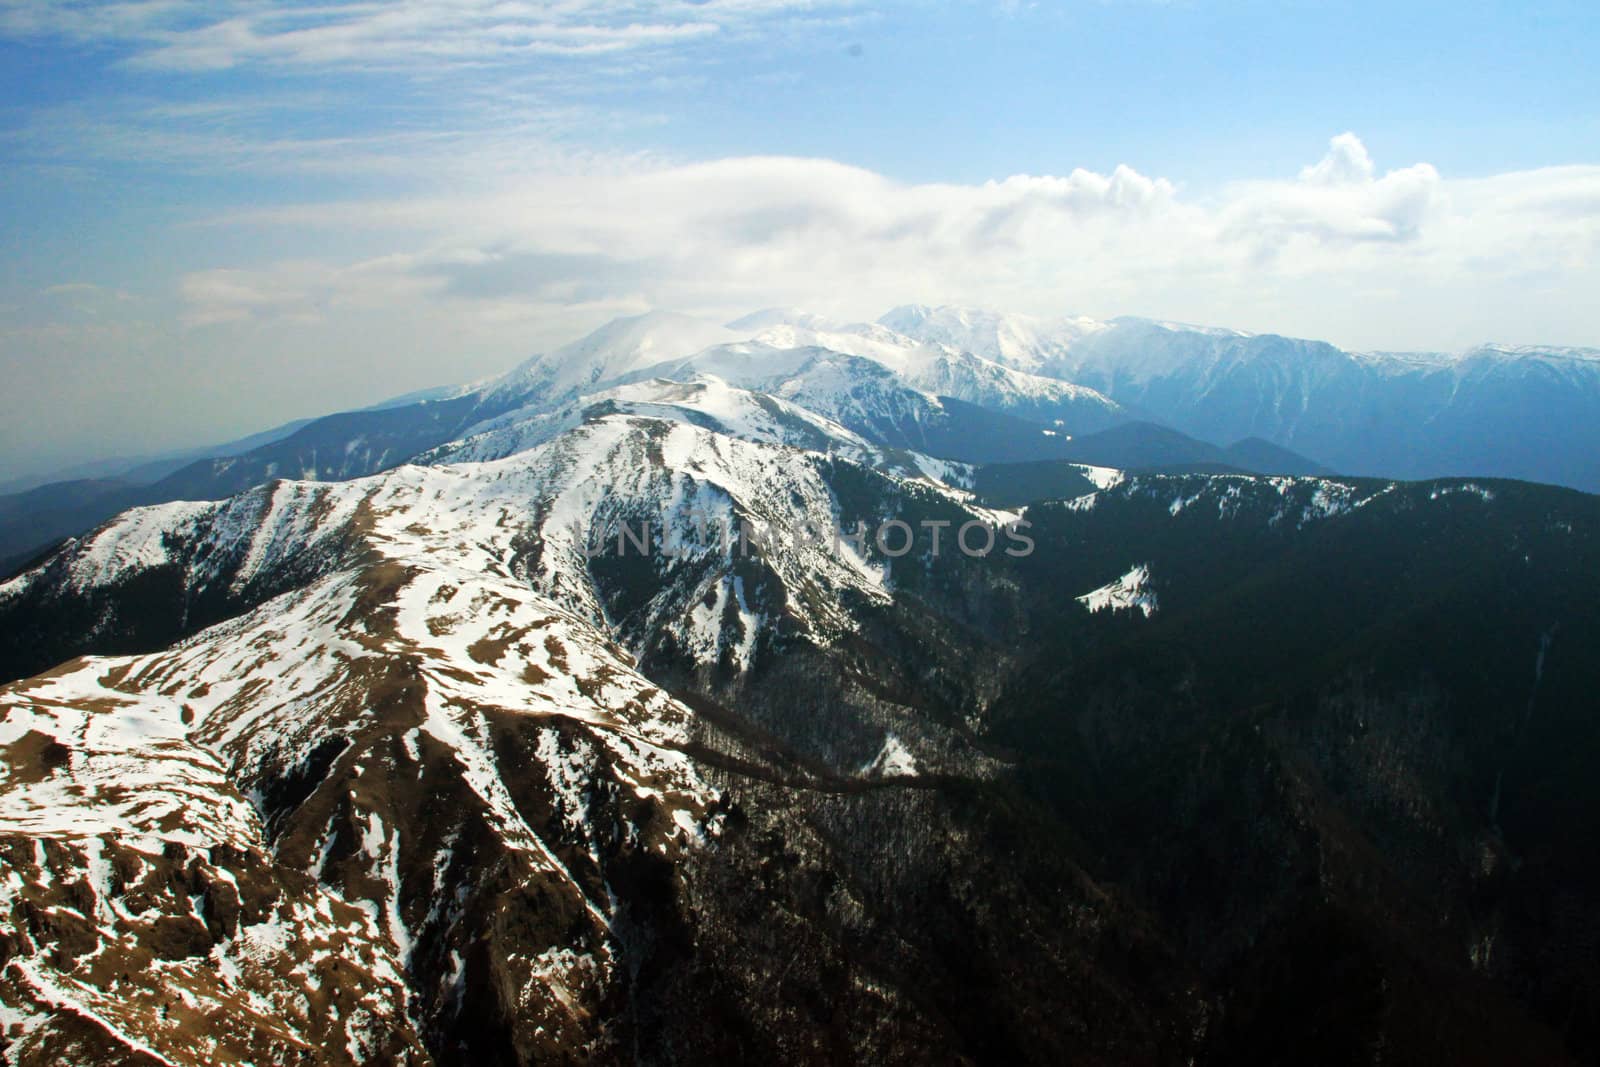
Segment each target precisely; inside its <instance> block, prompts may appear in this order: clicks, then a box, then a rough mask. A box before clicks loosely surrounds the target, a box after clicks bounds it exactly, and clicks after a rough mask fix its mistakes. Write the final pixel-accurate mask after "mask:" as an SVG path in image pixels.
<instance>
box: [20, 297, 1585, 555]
mask: <svg viewBox="0 0 1600 1067" xmlns="http://www.w3.org/2000/svg"><path fill="white" fill-rule="evenodd" d="M702 374H703V375H711V376H716V377H720V378H722V379H723V380H725V381H728V382H730V383H733V384H737V385H741V386H743V387H746V388H750V389H753V390H755V391H758V392H765V393H772V394H773V395H779V396H787V397H789V398H791V399H793V400H795V401H796V402H797V403H799V404H800V406H802V407H806V408H808V409H810V410H815V411H818V412H821V413H824V414H826V415H828V417H830V418H833V419H835V420H836V421H838V422H839V423H840V424H841V425H844V426H847V427H849V428H850V429H852V430H854V431H855V432H857V433H858V434H861V435H862V436H863V437H865V438H866V439H868V440H870V441H871V442H873V443H874V444H877V445H883V446H893V447H901V448H908V449H913V450H916V451H919V452H921V453H924V454H927V455H931V456H935V457H938V458H944V459H950V460H955V461H959V462H968V463H980V464H981V463H994V462H1029V461H1042V460H1049V459H1078V460H1081V461H1084V462H1090V463H1095V464H1101V465H1108V466H1120V467H1138V468H1149V467H1153V466H1192V465H1195V464H1206V465H1211V466H1213V467H1216V466H1224V467H1233V468H1238V469H1242V470H1249V471H1256V472H1260V473H1280V472H1282V473H1310V472H1315V471H1323V470H1335V471H1339V472H1341V473H1347V474H1365V475H1375V476H1381V477H1391V478H1425V477H1433V476H1440V475H1469V476H1470V475H1477V476H1485V477H1512V478H1522V479H1528V480H1534V481H1544V482H1550V483H1553V484H1559V485H1569V486H1573V487H1576V488H1580V489H1585V490H1588V491H1600V351H1597V350H1587V349H1570V348H1566V349H1563V348H1548V349H1532V348H1514V349H1513V348H1502V347H1494V346H1487V347H1484V348H1480V349H1475V350H1473V351H1471V352H1468V353H1465V354H1463V355H1460V356H1445V355H1438V354H1360V353H1349V352H1344V351H1342V350H1340V349H1337V348H1335V347H1333V346H1331V345H1327V344H1323V343H1320V342H1312V341H1298V340H1292V339H1288V338H1282V337H1277V336H1274V335H1251V334H1244V333H1240V332H1238V331H1232V330H1222V329H1210V328H1200V327H1189V326H1180V325H1175V324H1170V323H1158V322H1151V321H1146V320H1137V319H1118V320H1114V321H1111V322H1097V321H1094V320H1089V319H1081V318H1077V319H1074V318H1062V319H1056V320H1044V319H1033V318H1028V317H1026V316H1015V315H1002V314H997V313H994V312H987V311H980V310H975V309H967V308H952V307H941V308H928V307H921V306H907V307H902V308H897V309H895V310H894V311H891V312H889V313H888V314H886V315H885V316H884V317H883V318H882V319H881V320H880V321H879V322H877V323H866V324H859V323H858V324H840V323H831V322H828V321H827V320H825V319H822V318H820V317H818V316H815V315H809V314H806V313H803V312H791V311H780V310H770V311H766V312H758V313H756V314H754V315H751V316H747V317H745V318H743V319H740V320H737V321H735V322H733V323H730V324H728V325H727V326H718V325H715V324H711V323H706V322H702V321H699V320H696V319H692V318H689V317H687V316H681V315H672V314H668V313H653V314H649V315H644V316H638V317H635V318H630V319H622V320H618V321H616V322H613V323H611V324H609V325H607V326H605V327H602V328H601V329H600V330H597V331H596V332H595V333H593V334H591V335H589V336H588V337H585V338H583V339H581V340H579V341H577V342H574V343H573V344H571V345H568V346H566V347H564V348H561V349H558V350H555V351H553V352H551V353H548V354H546V355H542V356H538V357H535V358H533V359H530V360H529V361H528V362H527V363H525V364H523V365H522V366H521V367H518V368H516V369H514V370H513V371H511V372H509V373H508V374H506V375H503V376H501V377H499V378H496V379H493V380H490V381H488V382H484V383H479V384H477V385H473V386H463V387H460V388H456V389H443V390H432V391H430V392H428V393H425V394H419V395H416V396H412V397H406V398H399V399H397V400H396V401H393V402H390V403H388V404H384V405H380V406H378V407H376V408H372V409H367V410H364V411H358V412H347V413H342V414H336V415H329V416H324V417H322V418H317V419H311V420H307V421H305V422H303V423H296V424H291V425H289V426H286V427H283V428H282V429H281V430H279V431H274V432H271V433H268V434H263V435H259V436H258V437H257V438H255V439H245V440H243V441H240V442H236V443H235V444H234V445H231V446H223V447H220V448H218V449H215V450H211V453H210V454H207V455H202V456H199V457H198V458H196V457H192V456H188V457H186V456H176V457H167V458H165V459H162V460H158V461H153V462H150V463H145V464H140V465H128V464H124V465H118V464H115V463H111V464H109V465H105V466H103V467H102V468H100V469H98V470H97V471H96V472H95V473H98V474H100V475H102V476H99V477H94V478H87V479H78V480H73V481H67V482H57V483H51V484H47V485H41V486H35V487H32V488H29V489H28V490H27V491H26V492H22V493H15V494H11V495H9V496H0V573H4V572H6V571H10V570H14V569H15V568H16V567H18V566H20V565H21V564H22V563H23V562H25V561H26V560H27V559H30V558H32V557H33V556H35V555H37V554H38V553H39V552H40V551H42V550H44V549H45V548H46V547H48V546H49V545H51V544H53V543H55V542H57V541H59V540H60V539H61V538H64V537H69V536H72V535H75V534H79V533H82V532H84V531H86V530H88V529H90V528H92V527H93V526H94V525H96V524H97V523H99V522H102V521H104V520H105V519H106V518H109V517H110V516H112V515H114V514H116V513H118V512H119V511H121V510H123V509H125V508H128V507H134V506H140V505H147V504H154V503H161V502H165V501H168V500H182V499H189V500H213V499H220V498H223V497H226V496H229V495H232V494H233V493H237V492H239V491H241V490H243V489H246V488H249V487H251V486H254V485H258V484H262V483H264V482H266V481H268V480H270V479H273V478H280V477H290V478H310V479H317V480H338V479H345V478H354V477H361V476H364V475H368V474H372V473H376V472H379V471H383V470H388V469H391V468H393V467H395V466H397V465H399V464H401V463H407V462H413V461H416V460H418V459H419V458H420V457H422V456H424V455H425V454H430V453H432V452H433V451H434V450H438V449H440V448H441V447H442V446H445V445H447V444H450V443H451V442H458V441H463V440H466V439H470V438H475V437H479V436H480V435H482V434H484V433H487V432H489V431H490V430H491V428H492V427H493V426H504V425H506V424H507V422H508V420H509V421H510V422H517V421H519V420H521V419H523V418H524V417H525V416H531V415H533V414H541V415H548V414H549V413H550V412H553V411H554V410H556V409H557V408H560V407H562V406H567V407H570V406H571V405H573V404H574V403H577V402H578V401H579V400H580V399H581V398H582V397H584V396H587V395H591V394H596V393H600V392H604V391H605V389H606V388H615V387H621V386H624V385H627V384H628V383H637V382H639V381H641V380H643V379H645V378H649V377H665V378H671V379H675V380H682V379H685V378H688V377H692V376H694V375H702ZM1135 423H1146V424H1150V425H1149V426H1148V427H1146V428H1136V429H1126V430H1123V431H1122V435H1121V436H1118V435H1111V436H1101V437H1097V438H1096V439H1095V440H1094V441H1093V442H1079V443H1077V444H1069V442H1068V441H1067V438H1081V437H1082V436H1083V435H1092V434H1101V433H1102V432H1103V431H1107V430H1109V429H1111V428H1112V427H1115V426H1127V425H1129V424H1135ZM1161 428H1164V429H1165V430H1166V431H1167V433H1166V434H1165V435H1163V434H1162V433H1161ZM1173 431H1176V433H1177V434H1181V435H1184V437H1185V438H1187V439H1192V440H1185V439H1180V438H1179V437H1176V436H1173V433H1172V432H1173ZM477 448H478V451H477V452H475V453H473V454H484V449H485V448H489V450H491V451H492V447H491V446H487V445H485V443H484V442H483V441H480V442H479V445H478V446H477ZM439 454H443V453H439Z"/></svg>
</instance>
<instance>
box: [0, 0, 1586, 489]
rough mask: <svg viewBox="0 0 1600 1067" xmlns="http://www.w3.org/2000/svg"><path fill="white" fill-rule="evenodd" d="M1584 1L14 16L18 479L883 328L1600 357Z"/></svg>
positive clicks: (12, 202)
mask: <svg viewBox="0 0 1600 1067" xmlns="http://www.w3.org/2000/svg"><path fill="white" fill-rule="evenodd" d="M1597 46H1600V6H1597V5H1594V4H1592V3H1578V2H1534V3H1520V4H1511V3H1474V2H1456V3H1450V4H1444V3H1437V4H1436V3H1418V4H1405V5H1395V4H1377V3H1355V2H1349V3H1323V2H1312V0H1304V2H1288V3H1267V2H1264V0H1250V2H1210V0H1189V2H1168V3H1158V2H1137V0H1133V2H1124V0H1096V2H1083V3H1078V2H1066V3H1056V4H1045V3H1038V4H1025V3H997V2H976V0H973V2H965V3H948V4H924V3H912V2H902V3H894V4H888V5H866V4H856V3H848V2H828V0H704V2H699V3H695V2H689V0H677V2H666V3H650V2H643V0H633V2H628V3H621V4H619V3H598V2H595V0H556V2H552V3H535V2H525V0H435V2H431V3H419V2H414V0H401V2H399V3H390V4H379V3H367V2H359V3H348V2H345V0H331V2H318V3H316V4H300V3H278V4H264V3H257V2H255V0H213V2H210V3H204V4H202V3H198V2H193V0H119V2H117V3H110V4H106V3H96V2H80V3H40V2H30V3H15V2H9V0H0V101H4V103H3V104H0V153H3V156H4V160H5V165H4V170H3V174H0V373H3V374H4V378H5V383H6V388H5V390H4V391H3V397H0V478H3V477H6V476H10V475H15V474H20V473H25V472H27V471H30V470H38V469H43V468H46V467H49V466H51V465H59V464H63V463H67V462H75V461H77V460H80V459H86V458H90V457H93V456H95V455H98V454H102V453H105V452H108V451H135V452H143V451H153V450H159V449H162V448H169V447H177V446H182V445H186V444H192V443H200V442H203V441H207V440H211V439H221V438H226V437H229V436H235V435H237V434H238V433H243V432H248V431H252V430H256V429H260V428H262V427H264V426H265V425H268V424H271V423H274V422H278V421H283V420H285V419H288V418H291V417H295V416H298V415H303V414H310V413H315V412H319V411H324V410H328V409H330V408H336V407H341V406H350V405H356V404H361V403H368V402H373V401H377V400H379V399H382V398H383V397H384V396H387V395H390V394H393V393H398V392H403V391H406V390H409V389H413V388H418V387H422V386H426V385H430V384H436V383H440V382H448V381H455V380H462V379H468V378H473V377H479V376H482V375H486V374H490V373H493V372H495V371H497V370H499V369H501V368H503V367H504V366H506V365H508V364H509V363H512V362H515V361H516V360H518V359H521V358H523V357H525V356H526V355H528V354H529V353H531V352H533V351H537V350H539V349H541V348H544V347H547V346H549V345H550V344H553V343H556V342H558V341H560V340H563V339H566V338H568V337H570V336H573V335H575V334H576V333H578V332H581V331H582V330H583V329H586V328H588V327H591V326H593V325H596V324H598V323H599V322H602V321H604V320H605V319H607V318H610V317H612V316H614V315H617V314H626V313H631V312H636V311H639V310H643V309H645V308H648V307H652V306H666V307H672V308H674V309H677V310H682V311H687V312H690V313H698V314H705V315H712V316H722V315H729V316H731V315H732V314H736V313H738V312H740V311H744V310H750V309H752V308H754V307H758V306H763V305H766V304H801V305H805V306H808V307H813V308H815V309H817V310H820V311H825V312H829V313H832V314H836V315H846V316H875V315H876V314H878V313H880V312H881V311H883V310H886V309H887V308H888V307H889V306H890V305H892V304H896V303H904V302H911V301H918V302H946V301H948V302H962V303H975V304H985V305H989V306H995V307H999V308H1001V309H1004V310H1015V311H1020V312H1028V313H1033V314H1058V313H1075V314H1090V315H1096V316H1112V315H1118V314H1144V315H1154V316H1161V317H1170V318H1181V319H1185V320H1190V321H1204V322H1213V323H1219V324H1226V325H1231V326H1237V327H1241V328H1247V329H1257V330H1272V331H1277V332H1283V333H1290V334H1299V335H1308V336H1318V337H1325V338H1327V339H1330V340H1333V341H1335V342H1337V343H1341V344H1345V345H1347V346H1351V347H1360V348H1380V347H1381V348H1444V349H1456V348H1461V347H1465V346H1467V345H1470V344H1473V343H1476V342H1479V341H1484V340H1499V341H1507V342H1520V343H1566V344H1588V345H1600V311H1597V310H1596V309H1595V308H1594V307H1592V306H1591V305H1595V304H1600V301H1595V300H1594V299H1593V297H1592V294H1593V293H1594V292H1596V291H1600V285H1597V283H1600V270H1597V262H1596V260H1597V250H1600V158H1597V157H1600V73H1597V70H1600V64H1596V63H1595V62H1594V59H1593V57H1594V55H1595V54H1596V49H1597Z"/></svg>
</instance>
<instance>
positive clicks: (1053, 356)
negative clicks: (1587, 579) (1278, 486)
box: [882, 308, 1600, 491]
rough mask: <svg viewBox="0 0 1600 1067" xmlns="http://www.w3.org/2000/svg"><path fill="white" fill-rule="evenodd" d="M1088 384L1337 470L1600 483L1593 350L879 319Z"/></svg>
mask: <svg viewBox="0 0 1600 1067" xmlns="http://www.w3.org/2000/svg"><path fill="white" fill-rule="evenodd" d="M882 321H883V322H884V324H885V325H887V326H890V327H892V328H894V329H896V330H898V331H899V332H901V333H904V334H906V335H908V336H910V337H913V338H916V339H919V340H923V341H926V342H930V343H933V342H937V343H952V344H958V345H964V346H966V347H968V348H970V349H971V350H972V351H975V352H979V353H980V354H981V353H984V352H988V353H991V354H992V355H994V356H996V357H1002V356H1003V358H1004V359H1005V360H1006V361H1007V362H1008V363H1009V364H1011V365H1013V366H1017V367H1023V368H1027V369H1029V370H1030V371H1031V372H1033V373H1035V374H1040V375H1048V376H1052V377H1056V378H1060V379H1063V380H1066V381H1070V382H1074V383H1076V384H1079V385H1083V386H1087V387H1090V388H1092V389H1094V390H1096V391H1098V392H1100V393H1102V394H1104V395H1105V396H1107V397H1109V398H1111V399H1112V400H1114V401H1115V402H1117V403H1118V404H1120V405H1122V406H1124V407H1125V408H1127V409H1128V410H1129V411H1131V412H1133V413H1135V415H1136V417H1139V418H1143V419H1146V420H1151V421H1155V422H1159V423H1162V424H1164V425H1167V426H1170V427H1172V428H1174V429H1177V430H1181V431H1183V432H1184V433H1186V434H1189V435H1190V436H1193V437H1196V438H1199V439H1201V440H1205V441H1236V440H1240V439H1242V438H1252V437H1253V438H1259V439H1261V440H1263V441H1266V442H1268V443H1270V444H1273V445H1277V446H1279V447H1281V448H1287V449H1291V450H1293V451H1295V452H1298V453H1301V454H1303V455H1307V456H1314V457H1316V459H1317V461H1318V462H1319V463H1322V464H1326V465H1327V466H1329V467H1332V468H1333V469H1335V470H1339V471H1342V472H1346V473H1351V474H1369V475H1376V476H1381V477H1389V478H1427V477H1437V476H1442V475H1463V476H1470V475H1477V476H1483V477H1507V478H1524V479H1530V480H1535V481H1544V482H1550V483H1554V484H1559V485H1568V486H1572V487H1575V488H1579V489H1585V490H1588V491H1600V458H1597V457H1600V418H1597V416H1600V350H1597V349H1581V348H1559V347H1543V348H1541V347H1507V346H1497V345H1486V346H1482V347H1479V348H1475V349H1472V350H1470V351H1468V352H1465V353H1462V354H1460V355H1445V354H1440V353H1353V352H1346V351H1344V350H1342V349H1339V348H1337V347H1335V346H1333V345H1330V344H1327V343H1324V342H1320V341H1304V340H1296V339H1293V338H1286V337H1280V336H1277V335H1274V334H1249V333H1243V332H1240V331H1236V330H1225V329H1215V328H1208V327H1196V326H1185V325H1181V324H1175V323H1165V322H1154V321H1149V320H1144V319H1115V320H1112V321H1111V322H1107V323H1090V322H1088V321H1086V320H1073V319H1062V320H1055V321H1049V320H1033V319H1026V318H1022V317H1017V316H1004V315H997V314H995V313H992V312H980V311H975V310H973V309H965V308H938V309H928V308H908V309H899V310H897V311H895V312H891V313H890V314H889V315H887V316H885V317H884V319H883V320H882Z"/></svg>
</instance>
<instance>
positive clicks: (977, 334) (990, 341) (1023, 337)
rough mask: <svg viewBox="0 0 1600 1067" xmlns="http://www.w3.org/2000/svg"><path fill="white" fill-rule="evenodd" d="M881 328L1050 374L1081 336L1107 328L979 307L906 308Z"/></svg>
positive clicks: (1088, 321)
mask: <svg viewBox="0 0 1600 1067" xmlns="http://www.w3.org/2000/svg"><path fill="white" fill-rule="evenodd" d="M878 323H879V324H880V325H882V326H885V327H887V328H889V329H891V330H894V331H896V332H897V333H900V334H903V335H905V336H907V337H912V338H916V339H917V340H921V341H927V342H930V343H934V344H941V345H946V346H948V347H950V348H954V349H958V350H960V351H963V352H971V353H973V354H974V355H977V356H980V357H982V358H984V359H987V360H991V361H993V362H995V363H998V364H1000V365H1002V366H1005V367H1010V368H1013V369H1016V370H1020V371H1025V372H1027V373H1030V374H1049V373H1050V369H1051V368H1052V366H1053V365H1055V364H1056V363H1058V362H1060V361H1062V360H1064V359H1065V358H1066V355H1067V353H1068V352H1069V351H1070V350H1071V348H1072V346H1073V345H1074V344H1075V343H1076V342H1077V341H1079V340H1080V339H1082V338H1083V337H1086V336H1089V335H1092V334H1095V333H1098V332H1100V331H1101V330H1103V329H1105V324H1104V323H1100V322H1096V321H1095V320H1093V319H1088V318H1065V317H1064V318H1057V319H1039V318H1033V317H1031V316H1027V315H1007V314H1002V313H999V312H994V311H985V310H983V309H981V308H966V307H950V306H946V307H927V306H925V305H922V304H907V305H905V306H903V307H898V308H895V309H894V310H892V311H890V312H888V313H887V314H885V315H884V316H883V317H882V318H880V319H879V320H878Z"/></svg>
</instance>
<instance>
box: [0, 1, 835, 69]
mask: <svg viewBox="0 0 1600 1067" xmlns="http://www.w3.org/2000/svg"><path fill="white" fill-rule="evenodd" d="M851 6H853V5H852V4H851V3H849V2H847V0H832V2H829V0H698V2H694V0H664V2H638V0H635V2H626V0H624V2H609V0H553V2H532V0H398V2H388V3H374V2H370V0H311V2H306V0H291V2H270V3H269V2H261V0H220V2H218V0H60V2H45V3H40V2H37V0H3V2H0V33H3V34H6V35H8V36H12V37H58V38H65V39H68V40H72V41H77V42H83V43H91V44H104V45H109V46H115V47H118V48H121V49H123V50H125V52H126V56H125V62H126V63H128V64H129V65H131V66H134V67H137V68H143V69H150V70H172V71H205V70H224V69H229V68H234V67H240V66H246V65H265V66H289V67H293V66H317V67H351V68H365V69H386V70H421V69H427V68H437V67H449V66H462V65H483V64H494V63H503V62H510V61H516V60H520V59H525V58H527V57H530V56H535V57H536V56H556V57H559V56H577V57H583V56H596V55H606V54H614V53H626V52H638V51H649V50H653V49H661V48H670V47H674V46H678V45H682V44H684V43H686V42H690V41H694V40H696V39H701V38H707V37H712V36H716V35H719V34H740V33H744V32H748V31H750V30H751V28H752V27H754V26H755V25H757V24H759V23H761V22H764V21H768V20H771V19H774V18H777V17H782V16H786V15H790V14H793V15H796V16H804V17H808V18H811V17H815V15H816V14H817V13H818V12H819V11H824V12H825V11H837V10H842V9H847V8H849V7H851Z"/></svg>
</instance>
